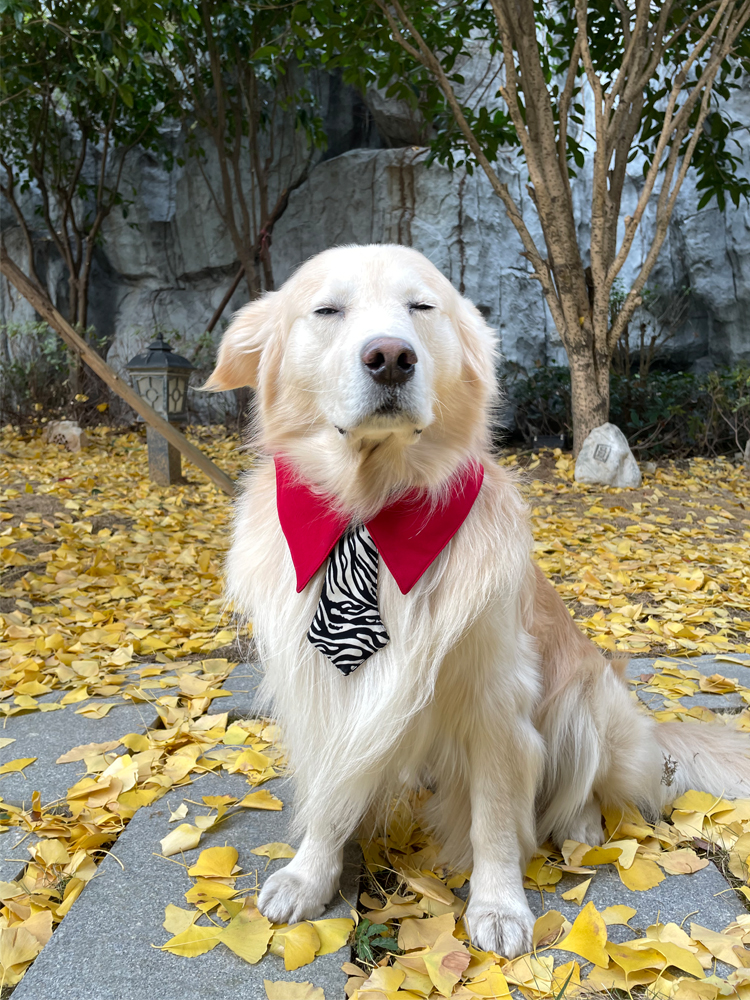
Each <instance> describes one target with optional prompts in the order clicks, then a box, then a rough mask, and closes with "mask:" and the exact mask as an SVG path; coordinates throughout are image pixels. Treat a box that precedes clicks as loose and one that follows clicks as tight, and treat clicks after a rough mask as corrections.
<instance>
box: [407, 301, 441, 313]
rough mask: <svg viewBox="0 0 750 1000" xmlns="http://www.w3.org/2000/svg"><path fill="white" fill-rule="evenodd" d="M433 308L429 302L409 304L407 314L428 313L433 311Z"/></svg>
mask: <svg viewBox="0 0 750 1000" xmlns="http://www.w3.org/2000/svg"><path fill="white" fill-rule="evenodd" d="M434 308H435V306H431V305H430V304H429V302H410V303H409V312H428V311H429V310H430V309H434Z"/></svg>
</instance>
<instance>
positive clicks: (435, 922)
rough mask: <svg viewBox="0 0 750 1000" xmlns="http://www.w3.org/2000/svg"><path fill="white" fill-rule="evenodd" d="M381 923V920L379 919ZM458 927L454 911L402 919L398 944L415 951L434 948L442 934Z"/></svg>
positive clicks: (407, 949)
mask: <svg viewBox="0 0 750 1000" xmlns="http://www.w3.org/2000/svg"><path fill="white" fill-rule="evenodd" d="M378 922H379V923H380V922H381V921H378ZM455 927H456V918H455V917H454V916H453V914H452V913H445V914H443V915H442V916H440V917H427V918H426V919H425V918H423V919H421V920H414V919H411V920H402V921H401V927H400V928H399V932H398V946H399V948H401V950H402V951H413V950H414V949H415V948H432V946H433V945H434V944H435V942H436V941H437V939H438V938H439V937H440V935H441V934H445V933H446V932H447V933H449V934H452V933H453V931H454V929H455Z"/></svg>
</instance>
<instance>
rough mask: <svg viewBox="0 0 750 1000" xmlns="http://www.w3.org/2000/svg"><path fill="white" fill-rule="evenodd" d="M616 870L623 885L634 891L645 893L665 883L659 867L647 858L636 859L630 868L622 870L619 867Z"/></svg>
mask: <svg viewBox="0 0 750 1000" xmlns="http://www.w3.org/2000/svg"><path fill="white" fill-rule="evenodd" d="M616 868H617V871H618V874H619V876H620V879H621V881H622V883H623V885H626V886H627V887H628V889H631V890H633V891H638V892H645V891H646V890H647V889H653V888H654V886H657V885H658V884H659V883H660V882H663V881H664V875H663V873H662V871H661V869H660V868H659V866H658V865H657V864H656V863H655V862H653V861H649V860H647V859H646V858H636V859H635V861H634V862H633V864H632V865H631V866H630V868H621V867H620V866H619V865H616Z"/></svg>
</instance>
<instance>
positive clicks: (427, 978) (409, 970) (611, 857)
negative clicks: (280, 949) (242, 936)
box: [271, 791, 750, 1000]
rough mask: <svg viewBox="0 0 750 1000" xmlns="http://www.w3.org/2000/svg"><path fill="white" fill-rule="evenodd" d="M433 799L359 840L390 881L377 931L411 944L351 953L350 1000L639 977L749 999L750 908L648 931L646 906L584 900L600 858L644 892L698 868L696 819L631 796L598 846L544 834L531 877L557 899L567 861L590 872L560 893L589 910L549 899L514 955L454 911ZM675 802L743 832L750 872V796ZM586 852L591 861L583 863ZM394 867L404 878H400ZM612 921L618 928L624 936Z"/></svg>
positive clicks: (609, 815)
mask: <svg viewBox="0 0 750 1000" xmlns="http://www.w3.org/2000/svg"><path fill="white" fill-rule="evenodd" d="M428 799H429V793H428V792H424V791H423V792H420V793H419V794H417V795H415V796H414V797H413V799H412V801H411V802H410V803H405V802H403V801H400V802H399V803H398V804H395V805H394V808H393V814H392V817H391V822H390V825H389V836H388V838H387V839H385V838H383V837H380V838H374V839H371V840H368V841H365V842H363V844H362V847H363V852H364V854H365V859H366V864H367V867H368V869H369V872H370V876H371V880H372V882H371V884H372V885H373V886H377V885H378V881H377V880H378V875H379V873H382V874H383V875H384V877H385V878H386V879H387V884H388V889H387V890H385V889H383V890H379V895H376V894H375V892H374V891H373V890H372V889H371V890H370V891H368V892H363V893H362V894H361V897H360V902H361V904H362V907H363V908H365V909H366V913H365V917H366V919H367V920H370V921H373V922H374V923H376V924H377V928H382V927H384V928H385V930H384V931H382V930H379V931H378V932H379V933H381V934H385V935H386V937H387V936H388V935H392V936H393V937H395V938H396V941H397V945H398V948H399V950H400V951H401V952H402V953H401V954H392V953H391V954H388V953H387V952H386V953H385V954H384V955H383V957H382V958H381V959H380V960H379V962H378V964H377V965H376V966H375V967H374V968H371V969H370V971H369V973H368V971H367V969H365V968H362V967H361V966H359V965H352V964H351V963H346V964H345V965H344V971H345V972H347V974H348V975H349V980H348V984H347V996H348V997H349V998H350V1000H401V998H403V1000H415V998H425V997H430V998H432V1000H437V998H438V997H443V996H445V997H453V998H455V1000H471V998H472V997H487V998H489V997H494V998H498V997H506V996H509V995H511V994H512V995H517V993H520V994H521V995H523V996H524V997H526V998H527V1000H545V998H549V1000H553V998H556V997H558V996H559V995H563V994H564V995H566V996H568V995H569V996H574V997H575V996H579V997H581V996H584V995H591V994H593V993H601V992H608V991H612V990H622V991H626V992H628V991H631V990H633V988H634V987H636V986H642V987H648V988H649V989H648V993H647V997H648V1000H661V998H662V997H669V998H671V1000H718V998H719V996H729V995H735V994H736V995H737V996H739V997H740V1000H747V997H748V996H750V975H748V972H747V970H748V969H750V916H747V915H743V916H741V917H738V918H737V920H736V921H735V922H734V923H733V924H732V925H730V926H729V927H727V928H725V929H724V930H723V931H722V932H715V931H710V930H706V929H705V928H703V927H700V926H699V925H697V924H694V925H692V926H691V932H690V934H688V933H687V931H686V930H685V929H684V928H683V927H681V926H678V925H677V924H675V923H666V924H662V923H656V924H653V925H651V926H650V927H648V928H647V929H646V930H645V933H644V931H643V930H641V929H639V930H637V931H636V930H635V929H634V928H631V927H630V922H631V921H633V918H634V917H636V916H637V911H636V909H635V908H633V907H630V906H625V905H615V906H609V907H607V908H606V909H604V910H602V911H599V910H597V908H596V906H595V904H594V903H593V902H592V901H589V902H585V896H586V893H587V892H588V891H589V890H590V888H591V887H592V886H593V885H595V883H596V878H597V872H598V871H599V869H600V867H601V866H603V865H611V866H613V867H614V868H615V870H616V871H617V872H618V874H619V876H620V879H621V880H622V881H623V883H624V884H626V885H627V884H628V883H630V886H631V887H632V888H633V889H635V890H636V891H649V889H648V887H649V886H651V885H653V884H656V885H658V884H659V883H660V882H661V881H663V880H664V878H666V877H682V878H685V877H688V878H689V877H692V875H693V874H694V873H695V872H697V871H700V870H701V869H702V868H703V867H704V866H705V862H706V858H704V857H702V856H700V855H699V853H697V852H696V850H695V847H694V846H693V838H694V836H695V831H694V829H692V828H691V830H690V832H689V833H686V834H683V833H681V832H680V831H679V830H678V829H677V828H676V827H674V826H671V825H670V824H669V823H668V822H666V821H660V822H658V823H657V824H656V825H655V826H653V825H651V824H649V823H647V822H646V820H645V819H644V817H643V816H642V815H641V814H640V812H639V811H638V810H637V809H635V808H633V807H628V808H626V809H624V810H622V811H619V810H618V811H617V812H615V811H613V810H608V811H607V812H606V813H605V816H604V820H605V834H606V838H607V839H606V840H605V843H604V844H603V845H602V846H601V847H591V846H590V845H588V844H581V843H578V842H577V841H572V840H571V841H566V842H565V844H564V845H563V847H562V850H561V851H559V852H558V851H557V850H555V849H554V848H553V847H552V845H550V844H545V845H543V846H542V848H540V850H539V852H538V853H537V855H536V856H535V857H534V858H533V859H532V863H531V864H530V865H529V868H528V870H527V873H526V878H527V882H528V883H529V884H530V885H532V886H533V887H534V888H535V889H537V890H538V891H540V892H542V891H543V892H544V894H545V896H544V898H545V900H548V899H549V897H548V896H547V894H548V893H549V894H550V895H552V896H554V895H555V894H556V893H557V892H559V889H558V887H557V884H558V882H559V880H560V878H561V877H562V875H563V874H564V873H565V872H571V873H573V874H576V873H578V874H584V875H586V876H588V877H586V878H584V879H583V880H581V881H580V882H578V884H577V885H576V886H574V887H573V889H571V890H568V891H567V892H565V893H564V894H563V898H565V899H566V901H568V902H573V903H576V904H577V905H578V906H580V907H581V909H580V911H579V912H578V914H577V916H576V918H575V920H574V921H573V923H572V924H571V923H570V922H569V921H568V920H567V919H566V918H565V917H564V916H563V915H562V914H561V913H560V912H559V911H557V910H555V909H553V908H548V909H546V910H545V912H544V913H543V915H542V916H541V917H539V918H538V919H537V921H536V923H535V925H534V931H533V951H532V952H531V953H530V954H527V955H522V956H520V957H518V958H516V959H514V960H512V961H506V959H505V958H504V957H503V956H500V955H495V954H492V953H485V952H479V951H477V950H476V949H474V948H472V947H471V946H470V944H469V942H468V935H467V934H466V928H465V927H464V925H463V921H462V919H461V917H462V910H461V909H458V910H454V908H453V905H452V900H453V899H455V897H454V896H453V894H452V893H451V892H450V890H448V885H447V884H446V883H448V884H451V885H455V886H456V887H458V886H459V885H461V884H462V883H463V877H462V876H456V875H452V874H451V873H449V872H447V871H445V870H443V869H441V868H440V867H439V866H438V865H437V858H438V854H439V847H438V845H437V844H435V843H434V841H432V839H431V838H430V836H429V835H428V834H426V833H425V832H424V831H423V830H422V829H421V828H420V827H419V825H418V823H417V822H416V821H415V819H414V816H415V815H416V814H417V811H418V810H419V809H420V808H422V807H424V806H425V805H426V803H427V801H428ZM676 806H678V807H680V808H679V809H676V810H675V812H676V813H677V814H678V815H682V816H683V818H684V816H689V817H690V818H691V827H692V826H694V824H695V823H697V830H698V831H699V832H700V831H702V835H703V836H704V837H705V836H706V831H707V830H708V829H710V830H711V831H712V836H713V838H714V841H715V842H716V843H723V844H729V843H731V842H735V844H736V857H737V859H738V863H739V864H741V866H742V868H743V871H744V873H745V875H746V874H747V869H748V863H750V801H747V802H745V801H736V802H733V803H729V802H726V801H725V800H722V799H721V798H718V797H716V796H710V795H704V794H703V793H699V792H688V793H686V794H685V795H684V796H682V797H681V798H680V799H678V800H677V802H676ZM745 825H746V826H747V828H748V829H747V831H745V829H744V827H745ZM743 838H747V839H746V840H744V839H743ZM730 857H731V856H730ZM584 862H585V863H587V864H589V865H590V866H591V867H589V868H588V869H587V868H584V867H583V864H584ZM610 870H611V868H610ZM394 875H395V876H396V877H397V878H398V885H397V887H396V888H395V889H394V887H393V881H392V880H393V877H394ZM436 886H437V887H440V888H436ZM459 902H460V901H459ZM547 905H549V904H547ZM685 915H686V916H687V915H688V914H687V913H686V914H685ZM610 928H615V929H616V930H615V931H614V933H612V937H613V938H615V940H612V939H611V937H610V933H611V932H610ZM623 928H627V929H628V931H630V937H631V939H630V940H625V941H623V940H622V939H621V938H622V936H623ZM271 950H272V951H273V950H274V948H273V945H272V947H271ZM560 955H563V956H570V955H575V956H577V960H566V961H565V962H564V963H562V964H556V961H557V958H558V956H560ZM715 960H719V961H723V962H725V963H727V964H728V965H730V966H731V967H732V968H733V969H734V970H735V971H734V972H733V973H732V974H731V975H730V976H729V977H728V978H727V979H726V980H722V979H720V978H719V977H718V976H716V975H713V974H711V973H712V971H713V963H714V961H715ZM365 964H366V963H365Z"/></svg>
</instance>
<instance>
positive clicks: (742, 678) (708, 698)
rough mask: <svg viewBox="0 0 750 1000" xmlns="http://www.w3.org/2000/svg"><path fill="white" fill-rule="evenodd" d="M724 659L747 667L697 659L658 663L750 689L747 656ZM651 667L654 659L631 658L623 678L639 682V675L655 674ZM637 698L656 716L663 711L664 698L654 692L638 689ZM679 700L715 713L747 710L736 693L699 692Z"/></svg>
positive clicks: (713, 657) (749, 659) (687, 705)
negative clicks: (728, 681) (672, 665)
mask: <svg viewBox="0 0 750 1000" xmlns="http://www.w3.org/2000/svg"><path fill="white" fill-rule="evenodd" d="M727 655H731V657H732V659H733V660H742V661H745V662H746V663H747V666H746V667H745V666H742V665H740V664H739V663H726V662H721V661H717V659H716V656H696V657H691V658H689V659H688V658H676V659H672V658H670V657H668V656H662V657H659V659H661V660H670V662H674V665H675V666H676V667H679V668H680V669H681V670H698V671H700V673H702V674H703V675H704V676H706V677H710V676H711V675H712V674H721V675H722V676H723V677H728V678H731V679H733V680H736V681H738V682H739V683H740V684H741V685H743V687H747V688H750V656H748V654H746V653H731V654H727ZM654 663H655V658H653V657H634V658H633V659H632V660H631V661H630V662H629V663H628V667H627V671H626V674H627V676H628V677H629V678H631V679H632V680H635V679H636V678H640V676H641V674H651V673H653V672H654ZM637 694H638V697H639V698H640V700H641V701H642V702H643V703H644V705H646V706H647V707H648V708H650V709H651V710H652V711H656V712H658V711H660V710H661V709H662V708H663V707H664V701H665V699H664V696H663V695H660V694H657V693H655V692H653V691H644V690H643V689H642V688H638V689H637ZM678 700H679V702H680V704H681V705H684V706H685V708H691V707H692V708H694V707H696V706H697V705H701V706H703V707H704V708H710V709H711V710H712V711H714V712H741V711H742V710H743V709H745V708H747V707H748V706H747V703H746V702H745V701H743V700H742V697H741V695H740V694H739V693H737V692H735V693H732V694H710V693H707V692H703V691H698V692H697V693H696V694H693V695H686V696H685V697H683V698H680V699H678Z"/></svg>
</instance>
